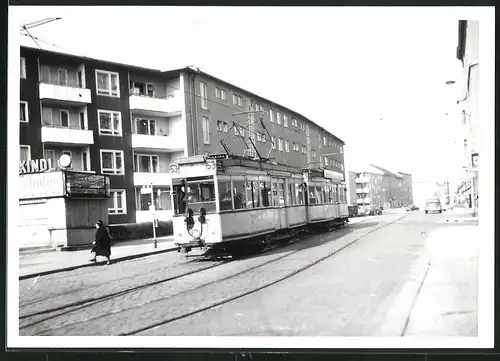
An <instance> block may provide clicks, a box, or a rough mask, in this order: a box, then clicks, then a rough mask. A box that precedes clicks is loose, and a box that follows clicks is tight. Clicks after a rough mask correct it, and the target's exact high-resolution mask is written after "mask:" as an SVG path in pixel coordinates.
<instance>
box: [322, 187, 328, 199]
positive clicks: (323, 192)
mask: <svg viewBox="0 0 500 361" xmlns="http://www.w3.org/2000/svg"><path fill="white" fill-rule="evenodd" d="M326 187H327V186H321V196H322V199H323V201H322V202H321V203H328V198H327V196H326Z"/></svg>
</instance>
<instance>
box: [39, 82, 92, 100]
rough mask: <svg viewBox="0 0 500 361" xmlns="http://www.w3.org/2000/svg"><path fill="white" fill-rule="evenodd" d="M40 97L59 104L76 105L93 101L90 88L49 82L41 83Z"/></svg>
mask: <svg viewBox="0 0 500 361" xmlns="http://www.w3.org/2000/svg"><path fill="white" fill-rule="evenodd" d="M40 99H41V100H52V101H54V102H55V103H58V104H67V103H74V104H75V105H84V104H90V103H91V102H92V97H91V95H90V89H86V88H79V87H77V86H70V85H60V84H54V83H48V82H43V83H40Z"/></svg>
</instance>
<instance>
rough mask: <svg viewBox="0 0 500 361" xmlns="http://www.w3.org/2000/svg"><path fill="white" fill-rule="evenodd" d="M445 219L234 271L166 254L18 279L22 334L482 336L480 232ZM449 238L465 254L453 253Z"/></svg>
mask: <svg viewBox="0 0 500 361" xmlns="http://www.w3.org/2000/svg"><path fill="white" fill-rule="evenodd" d="M446 217H447V215H446V214H442V215H425V214H424V213H423V212H414V213H401V212H400V213H393V214H384V215H381V216H374V217H365V218H355V219H353V222H352V223H351V224H350V225H348V226H347V227H346V228H343V229H340V230H335V231H331V232H327V233H323V234H315V235H309V236H307V237H306V238H305V239H303V240H300V241H298V242H294V243H292V244H289V245H287V246H285V247H282V248H278V249H275V250H273V251H270V252H267V253H263V254H259V255H256V256H253V257H249V258H246V259H241V260H235V261H231V262H213V261H200V260H191V259H185V258H184V257H182V256H181V255H180V254H179V253H177V252H170V253H163V254H159V255H152V256H148V257H144V258H139V259H135V260H129V261H124V262H120V263H117V264H113V265H111V266H96V267H88V268H82V269H77V270H73V271H69V272H60V273H55V274H51V275H46V276H41V277H37V278H32V279H26V280H22V281H20V300H19V302H20V320H19V322H20V335H128V334H138V335H195V336H202V335H203V336H210V335H218V336H244V335H260V336H274V335H286V336H316V335H322V336H367V335H373V336H380V335H384V336H402V335H404V334H406V333H407V334H411V335H415V334H416V335H419V334H425V335H427V334H432V335H443V336H445V335H448V334H450V335H451V334H453V335H456V334H458V335H463V336H474V335H477V259H476V252H477V250H476V248H477V247H476V244H475V240H476V239H475V238H474V237H473V232H474V230H475V229H476V228H477V226H474V225H465V224H464V225H462V224H453V225H452V224H446V223H443V222H442V220H443V219H446ZM450 231H451V232H452V233H451V234H453V235H454V236H453V239H455V242H457V243H459V244H461V245H462V248H461V250H462V251H461V252H458V251H457V252H453V253H451V254H450V252H447V251H446V247H448V246H449V245H446V244H445V242H444V241H442V239H443V237H444V238H446V235H448V234H450V233H449V232H450ZM464 234H465V235H466V237H465V238H464V237H462V239H461V240H459V241H456V239H458V238H460V235H464ZM443 242H444V243H443ZM450 257H452V258H453V257H454V258H453V259H450ZM429 264H431V265H435V266H433V267H431V269H430V271H429V270H427V269H428V267H429ZM461 264H462V265H463V267H462V266H460V265H461ZM450 265H452V266H450ZM450 267H451V268H450ZM460 272H462V273H466V277H462V278H460V279H458V278H457V277H456V275H457V274H458V273H460ZM439 275H441V276H442V277H441V279H439ZM450 275H455V276H454V277H452V276H450ZM443 277H446V282H447V283H448V284H449V288H447V292H445V293H443V292H442V291H441V296H440V299H441V300H444V301H443V303H438V302H435V303H434V304H432V299H433V298H434V297H435V294H436V292H438V291H436V287H438V284H439V282H443V279H442V278H443ZM424 278H425V281H424ZM423 281H424V282H423ZM422 284H423V286H422V287H421V285H422ZM420 288H421V290H420ZM457 290H459V292H457ZM464 296H465V298H464ZM440 305H442V307H441V308H440ZM431 306H433V307H431ZM429 307H431V312H430V313H428V314H425V312H422V309H427V310H429ZM439 315H441V317H444V318H446V319H447V321H446V322H448V324H447V326H446V327H444V326H443V327H441V326H442V325H441V326H440V324H435V323H434V324H433V323H432V322H430V321H429V317H432V318H433V319H436V317H437V316H439ZM443 315H444V316H443ZM410 316H411V317H410ZM458 318H459V319H458ZM450 320H451V321H450ZM453 320H454V321H453ZM450 322H451V323H450ZM451 332H452V333H451Z"/></svg>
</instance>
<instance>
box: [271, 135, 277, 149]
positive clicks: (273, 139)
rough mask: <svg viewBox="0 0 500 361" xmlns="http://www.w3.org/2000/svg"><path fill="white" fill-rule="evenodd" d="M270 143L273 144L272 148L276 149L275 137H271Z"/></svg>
mask: <svg viewBox="0 0 500 361" xmlns="http://www.w3.org/2000/svg"><path fill="white" fill-rule="evenodd" d="M271 141H272V142H273V146H272V148H273V149H276V138H275V137H271Z"/></svg>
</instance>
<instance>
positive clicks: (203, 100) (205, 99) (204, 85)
mask: <svg viewBox="0 0 500 361" xmlns="http://www.w3.org/2000/svg"><path fill="white" fill-rule="evenodd" d="M200 95H201V107H202V108H203V109H208V93H207V83H203V82H200Z"/></svg>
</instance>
